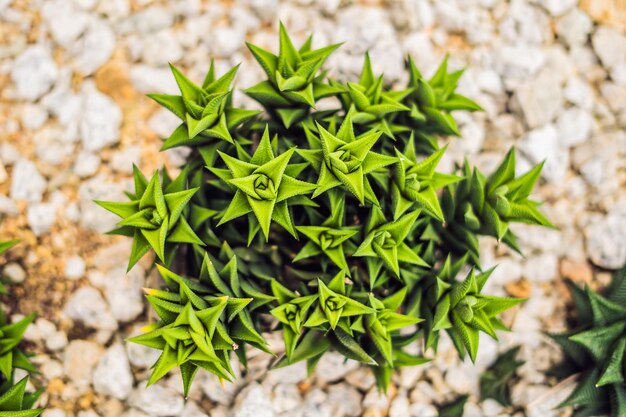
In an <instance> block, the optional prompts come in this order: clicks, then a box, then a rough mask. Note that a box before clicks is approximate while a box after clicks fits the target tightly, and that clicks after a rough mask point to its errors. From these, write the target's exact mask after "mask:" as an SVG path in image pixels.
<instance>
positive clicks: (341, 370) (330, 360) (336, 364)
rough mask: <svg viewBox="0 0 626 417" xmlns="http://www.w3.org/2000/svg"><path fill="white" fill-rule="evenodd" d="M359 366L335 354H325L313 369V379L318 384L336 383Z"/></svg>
mask: <svg viewBox="0 0 626 417" xmlns="http://www.w3.org/2000/svg"><path fill="white" fill-rule="evenodd" d="M358 366H359V364H358V363H357V362H355V361H353V360H350V359H347V360H346V358H345V357H344V356H343V355H341V354H339V353H337V352H327V353H326V354H325V355H324V356H322V359H320V361H319V363H318V364H317V367H316V368H315V377H316V378H317V380H318V381H319V383H320V384H327V383H329V382H333V381H338V380H339V379H341V378H343V377H344V376H345V375H346V374H347V373H348V372H350V371H352V370H354V369H356V368H358Z"/></svg>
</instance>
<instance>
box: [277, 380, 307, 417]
mask: <svg viewBox="0 0 626 417" xmlns="http://www.w3.org/2000/svg"><path fill="white" fill-rule="evenodd" d="M272 396H273V398H272V407H273V408H274V411H275V412H277V413H288V412H293V411H294V410H295V409H296V408H298V407H299V406H300V404H302V396H301V395H300V391H299V390H298V386H297V385H294V384H278V385H276V386H275V387H274V389H273V390H272Z"/></svg>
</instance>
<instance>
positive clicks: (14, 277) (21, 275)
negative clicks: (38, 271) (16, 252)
mask: <svg viewBox="0 0 626 417" xmlns="http://www.w3.org/2000/svg"><path fill="white" fill-rule="evenodd" d="M2 275H3V276H5V277H7V278H8V279H9V280H10V281H11V282H15V283H16V284H20V283H22V282H24V280H25V279H26V271H24V268H22V266H21V265H20V264H18V263H16V262H9V263H8V264H6V265H5V266H4V268H3V269H2Z"/></svg>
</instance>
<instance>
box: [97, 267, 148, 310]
mask: <svg viewBox="0 0 626 417" xmlns="http://www.w3.org/2000/svg"><path fill="white" fill-rule="evenodd" d="M107 278H108V279H107V280H106V291H105V296H106V299H107V301H108V303H109V306H110V308H111V312H112V313H113V317H115V319H116V320H117V321H118V322H121V323H126V322H130V321H132V320H134V319H135V318H137V316H139V314H141V312H142V311H143V309H144V298H143V292H142V288H143V286H144V272H143V270H142V269H141V268H133V269H132V270H131V271H130V272H129V273H128V274H127V273H126V271H125V269H116V270H114V271H112V272H111V273H109V274H108V277H107Z"/></svg>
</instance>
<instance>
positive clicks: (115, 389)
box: [93, 344, 133, 400]
mask: <svg viewBox="0 0 626 417" xmlns="http://www.w3.org/2000/svg"><path fill="white" fill-rule="evenodd" d="M93 387H94V389H95V390H96V392H97V393H99V394H102V395H110V396H112V397H114V398H117V399H118V400H124V399H126V398H128V396H129V395H130V393H131V391H132V389H133V374H132V372H131V370H130V364H129V363H128V357H127V356H126V351H125V350H124V347H123V346H122V345H120V344H115V345H113V346H111V347H110V348H108V349H107V351H106V353H105V354H104V356H103V357H102V359H100V362H99V363H98V366H96V369H95V371H94V373H93Z"/></svg>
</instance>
